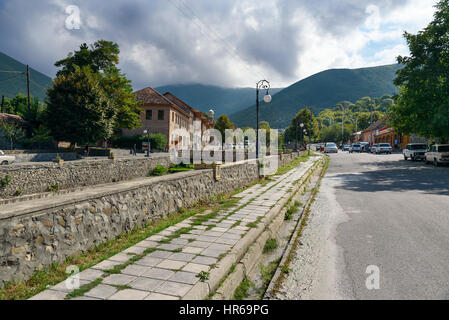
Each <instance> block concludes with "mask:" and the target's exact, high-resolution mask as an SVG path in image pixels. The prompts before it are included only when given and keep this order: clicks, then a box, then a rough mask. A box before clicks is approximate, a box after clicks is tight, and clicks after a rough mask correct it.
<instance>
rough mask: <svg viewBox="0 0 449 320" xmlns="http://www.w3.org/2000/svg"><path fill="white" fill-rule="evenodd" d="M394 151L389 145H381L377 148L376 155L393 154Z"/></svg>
mask: <svg viewBox="0 0 449 320" xmlns="http://www.w3.org/2000/svg"><path fill="white" fill-rule="evenodd" d="M392 150H393V148H392V147H391V145H390V144H389V143H379V145H378V147H377V148H376V154H382V153H386V154H391V151H392Z"/></svg>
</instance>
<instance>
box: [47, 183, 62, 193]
mask: <svg viewBox="0 0 449 320" xmlns="http://www.w3.org/2000/svg"><path fill="white" fill-rule="evenodd" d="M60 188H61V185H60V184H59V183H55V184H52V185H51V186H48V191H49V192H56V191H59V189H60Z"/></svg>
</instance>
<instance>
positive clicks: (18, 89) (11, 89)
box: [0, 52, 51, 101]
mask: <svg viewBox="0 0 449 320" xmlns="http://www.w3.org/2000/svg"><path fill="white" fill-rule="evenodd" d="M0 70H1V71H19V72H26V65H25V64H23V63H21V62H19V61H17V60H15V59H13V58H11V57H10V56H8V55H6V54H4V53H2V52H0ZM30 80H31V81H30V92H31V95H32V96H33V97H39V99H40V100H41V101H43V100H44V98H45V96H46V95H47V93H46V89H47V87H49V86H50V85H51V78H50V77H48V76H46V75H45V74H43V73H41V72H39V71H36V70H35V69H33V68H31V67H30ZM19 93H22V94H24V95H26V94H27V83H26V74H18V73H9V72H5V73H4V72H0V97H1V96H2V95H4V96H5V97H7V98H14V97H15V96H16V95H17V94H19Z"/></svg>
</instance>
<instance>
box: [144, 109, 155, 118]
mask: <svg viewBox="0 0 449 320" xmlns="http://www.w3.org/2000/svg"><path fill="white" fill-rule="evenodd" d="M145 118H146V119H147V120H151V119H153V110H147V111H146V112H145Z"/></svg>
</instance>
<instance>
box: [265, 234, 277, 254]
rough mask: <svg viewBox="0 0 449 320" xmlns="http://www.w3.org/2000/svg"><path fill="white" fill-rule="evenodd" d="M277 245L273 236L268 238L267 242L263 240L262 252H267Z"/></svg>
mask: <svg viewBox="0 0 449 320" xmlns="http://www.w3.org/2000/svg"><path fill="white" fill-rule="evenodd" d="M277 247H278V241H277V240H276V239H274V238H271V239H268V240H267V242H265V246H264V247H263V253H268V252H271V251H273V250H274V249H276V248H277Z"/></svg>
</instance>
